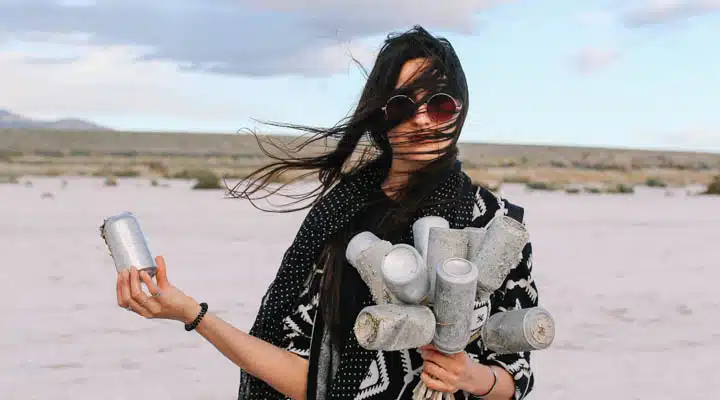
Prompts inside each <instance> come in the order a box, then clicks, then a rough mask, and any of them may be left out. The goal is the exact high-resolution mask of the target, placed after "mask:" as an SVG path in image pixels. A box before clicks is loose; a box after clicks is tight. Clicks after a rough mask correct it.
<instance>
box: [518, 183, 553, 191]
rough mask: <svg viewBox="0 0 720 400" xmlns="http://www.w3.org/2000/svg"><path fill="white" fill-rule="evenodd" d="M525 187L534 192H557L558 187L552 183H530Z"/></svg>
mask: <svg viewBox="0 0 720 400" xmlns="http://www.w3.org/2000/svg"><path fill="white" fill-rule="evenodd" d="M525 186H526V187H527V188H528V189H532V190H557V187H556V186H555V185H553V184H552V183H550V182H537V181H530V182H528V183H526V184H525Z"/></svg>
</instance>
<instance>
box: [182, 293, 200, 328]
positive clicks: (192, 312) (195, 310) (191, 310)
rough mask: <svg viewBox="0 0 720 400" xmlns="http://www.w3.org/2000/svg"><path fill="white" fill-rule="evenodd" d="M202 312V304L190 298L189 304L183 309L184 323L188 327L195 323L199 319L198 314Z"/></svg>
mask: <svg viewBox="0 0 720 400" xmlns="http://www.w3.org/2000/svg"><path fill="white" fill-rule="evenodd" d="M201 310H202V308H201V307H200V303H198V302H197V301H195V299H193V298H191V297H188V299H187V302H186V304H185V306H184V307H183V313H182V323H183V324H185V325H187V324H189V323H191V322H193V321H194V320H195V318H197V316H198V314H200V311H201Z"/></svg>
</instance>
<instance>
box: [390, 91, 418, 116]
mask: <svg viewBox="0 0 720 400" xmlns="http://www.w3.org/2000/svg"><path fill="white" fill-rule="evenodd" d="M385 112H386V113H387V118H388V119H389V120H390V121H403V120H406V119H408V118H410V117H412V115H413V113H414V112H415V103H413V102H412V101H411V100H410V99H409V98H407V97H405V96H395V97H393V98H391V99H390V100H388V102H387V104H386V105H385Z"/></svg>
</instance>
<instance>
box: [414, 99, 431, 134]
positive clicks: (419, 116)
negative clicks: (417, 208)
mask: <svg viewBox="0 0 720 400" xmlns="http://www.w3.org/2000/svg"><path fill="white" fill-rule="evenodd" d="M413 123H414V124H415V125H417V126H418V127H420V128H424V127H428V126H430V125H432V120H430V115H429V114H428V112H427V104H423V105H421V106H420V107H418V110H417V112H416V113H415V116H414V117H413Z"/></svg>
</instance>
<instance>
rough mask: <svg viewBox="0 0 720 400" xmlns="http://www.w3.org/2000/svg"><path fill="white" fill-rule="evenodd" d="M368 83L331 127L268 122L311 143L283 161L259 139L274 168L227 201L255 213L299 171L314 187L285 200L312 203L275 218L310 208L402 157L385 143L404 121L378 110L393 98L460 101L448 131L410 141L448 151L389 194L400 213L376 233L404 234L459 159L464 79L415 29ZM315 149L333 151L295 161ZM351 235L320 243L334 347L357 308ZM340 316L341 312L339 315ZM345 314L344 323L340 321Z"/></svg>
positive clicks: (438, 41)
mask: <svg viewBox="0 0 720 400" xmlns="http://www.w3.org/2000/svg"><path fill="white" fill-rule="evenodd" d="M414 59H424V60H426V61H427V65H426V67H425V68H423V69H421V70H419V71H418V73H417V74H416V76H414V77H413V78H414V79H413V80H412V81H411V82H409V83H407V84H405V85H403V86H402V87H400V88H396V84H397V81H398V77H399V75H400V71H401V69H402V68H403V66H404V64H405V63H406V62H407V61H409V60H414ZM366 77H367V82H366V84H365V87H364V89H363V91H362V95H361V96H360V100H359V102H358V104H357V106H356V108H355V110H354V112H353V113H352V114H351V116H350V117H348V118H346V119H345V120H344V121H341V122H340V123H338V124H337V125H336V126H334V127H332V128H319V127H308V126H301V125H294V124H283V123H267V122H266V123H267V124H269V125H272V126H276V127H282V128H290V129H294V130H298V131H301V132H304V133H305V135H308V136H307V137H306V138H305V140H303V141H300V142H299V143H297V144H295V145H294V146H292V147H291V146H287V145H285V146H282V145H278V144H273V146H274V147H275V148H276V149H279V150H281V152H282V155H276V154H273V153H272V152H270V151H267V150H266V149H264V148H263V146H262V140H260V139H259V137H258V136H257V135H256V136H255V137H256V138H258V144H259V145H260V147H261V149H263V152H264V153H265V154H266V155H267V156H269V157H271V158H273V159H274V160H275V161H274V162H272V163H270V164H268V165H266V166H264V167H262V168H259V169H257V170H256V171H254V172H253V173H251V174H250V175H249V176H247V177H246V178H245V179H243V180H242V181H240V182H239V183H238V184H237V185H236V186H235V187H234V188H232V189H231V190H230V192H229V194H230V195H231V196H233V197H236V198H243V199H248V200H250V201H251V203H253V205H254V206H256V207H258V206H257V205H256V204H255V201H256V200H258V199H261V198H267V197H269V196H272V195H276V194H278V193H281V190H282V189H283V188H285V187H286V186H287V185H288V184H289V183H292V182H294V180H293V179H291V180H290V181H289V182H286V183H285V184H280V185H275V184H272V182H274V181H277V180H278V178H279V177H280V176H282V175H284V174H288V173H290V174H292V173H298V172H299V173H300V175H297V176H296V177H295V179H300V178H304V177H307V176H312V175H316V176H317V179H318V180H319V185H318V186H317V187H316V188H314V189H312V190H310V191H308V192H305V193H300V194H298V193H291V194H286V195H285V197H287V198H291V199H293V200H294V201H296V202H298V203H300V202H304V201H307V200H310V202H309V203H307V204H305V205H304V206H299V207H295V208H290V207H285V208H284V209H280V210H274V211H276V212H289V211H296V210H301V209H305V208H308V207H311V206H313V205H314V204H315V203H316V202H317V201H319V200H320V199H321V198H322V197H323V195H324V194H325V193H327V192H328V191H329V190H330V189H331V188H332V187H333V186H334V185H335V184H337V183H338V182H340V181H341V180H342V179H343V178H344V177H346V176H348V175H352V174H355V173H358V172H361V171H362V170H363V168H364V167H366V166H368V165H369V164H370V163H373V164H375V165H380V166H381V167H384V168H389V167H390V165H391V163H392V160H393V159H398V158H402V157H404V156H405V155H407V153H406V154H400V152H398V151H397V149H393V147H392V146H391V144H390V140H389V138H388V132H389V131H390V130H391V129H392V128H393V127H394V126H396V125H397V124H398V123H400V122H402V121H388V120H386V118H385V113H384V111H383V106H384V105H385V104H386V102H387V101H388V99H389V98H390V97H392V96H394V95H396V94H408V93H417V92H420V91H421V92H423V93H425V94H424V96H425V97H429V96H431V95H432V94H434V93H437V92H444V93H447V94H450V95H451V96H453V97H454V98H456V99H457V100H459V101H460V103H461V105H462V108H461V110H460V112H459V115H458V116H457V118H456V119H455V121H454V122H453V123H452V125H451V126H449V128H450V129H443V132H439V131H432V132H427V131H425V132H422V134H423V136H422V137H419V135H413V139H411V140H415V139H414V138H415V137H417V140H424V141H427V140H428V139H432V140H438V141H447V140H448V139H451V144H450V145H449V146H447V147H445V148H443V149H441V150H439V151H437V152H436V157H435V158H434V159H433V160H432V161H429V162H427V163H425V164H424V165H422V166H421V167H420V168H419V169H417V170H416V171H413V172H412V173H411V174H410V175H409V176H408V177H407V178H408V179H407V183H406V184H405V185H404V186H403V187H402V188H399V189H398V190H397V192H396V194H395V195H394V199H393V200H395V204H396V205H397V207H393V210H392V216H391V218H386V217H389V215H386V216H385V217H383V218H380V221H382V222H381V223H378V226H377V227H375V232H376V234H378V235H379V236H381V237H383V236H388V235H392V234H393V233H396V232H398V231H400V230H407V222H408V220H409V219H410V218H411V217H412V215H413V214H414V213H416V212H417V211H418V210H419V209H420V207H421V206H423V200H424V199H425V198H426V197H427V195H428V194H429V193H430V192H432V190H433V189H434V188H435V187H436V186H437V184H439V183H440V180H441V179H442V177H443V176H444V174H445V173H446V172H447V171H448V170H449V169H450V168H452V166H453V165H454V163H455V161H456V159H457V145H456V144H457V139H458V137H459V134H460V131H461V130H462V126H463V124H464V122H465V117H466V115H467V110H468V107H469V100H468V88H467V82H466V78H465V74H464V72H463V69H462V66H461V64H460V60H459V58H458V56H457V54H456V53H455V50H454V49H453V47H452V45H451V44H450V42H449V41H447V40H446V39H444V38H440V37H435V36H433V35H431V34H430V33H428V32H427V31H426V30H425V29H423V28H422V27H420V26H415V27H413V28H412V29H410V30H409V31H406V32H403V33H399V34H390V35H389V36H388V37H387V39H386V40H385V42H384V44H383V46H382V48H381V49H380V51H379V53H378V55H377V58H376V60H375V64H374V66H373V68H372V70H371V72H370V73H369V74H366ZM423 100H424V98H422V99H420V101H419V102H418V104H422V102H423ZM447 132H449V133H447ZM319 143H324V145H325V146H326V148H328V147H329V148H330V150H328V151H325V152H320V153H319V154H313V155H304V156H300V155H299V153H300V152H301V151H303V150H306V151H307V149H308V147H309V146H311V145H317V144H319ZM328 144H330V145H329V146H328ZM271 186H274V188H271ZM261 193H264V194H261ZM258 208H259V207H258ZM388 214H389V213H388ZM353 233H354V232H353V228H352V227H346V228H345V229H341V230H340V232H339V233H338V234H337V235H336V236H335V237H334V238H332V239H331V240H330V241H329V242H328V243H326V244H325V246H324V251H323V253H322V256H321V259H320V260H318V265H322V266H323V268H324V278H323V284H322V289H321V310H322V313H323V317H324V319H325V321H326V323H327V324H328V325H329V327H330V329H331V332H332V333H333V335H332V336H333V338H334V339H335V340H337V341H342V340H344V334H346V333H347V332H348V327H349V326H351V323H352V321H353V320H354V315H353V313H349V312H347V311H350V309H348V307H353V306H354V305H355V302H354V300H355V298H354V292H353V291H352V290H345V289H343V290H341V288H342V283H343V275H345V274H347V273H352V271H350V272H348V270H352V268H351V267H350V268H346V267H347V266H348V265H349V264H348V263H347V261H346V260H345V257H344V254H345V245H346V244H347V241H348V240H349V239H350V236H351V235H352V234H353ZM351 309H352V308H351ZM340 310H345V311H346V312H344V313H340ZM358 311H359V310H358ZM343 314H344V315H345V317H344V318H343V317H342V316H341V315H343Z"/></svg>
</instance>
